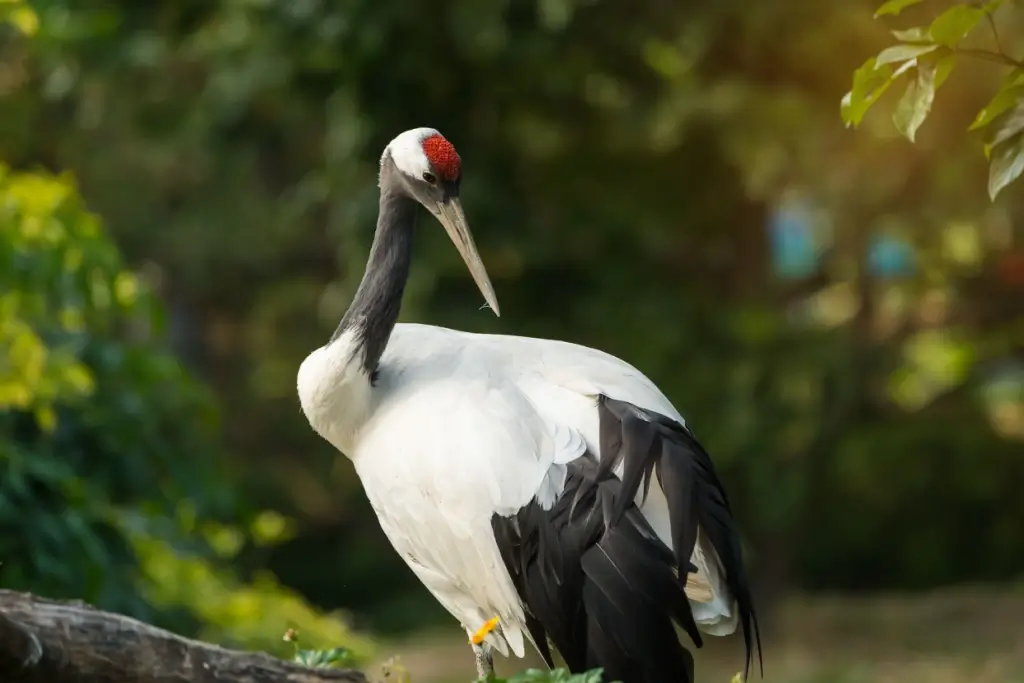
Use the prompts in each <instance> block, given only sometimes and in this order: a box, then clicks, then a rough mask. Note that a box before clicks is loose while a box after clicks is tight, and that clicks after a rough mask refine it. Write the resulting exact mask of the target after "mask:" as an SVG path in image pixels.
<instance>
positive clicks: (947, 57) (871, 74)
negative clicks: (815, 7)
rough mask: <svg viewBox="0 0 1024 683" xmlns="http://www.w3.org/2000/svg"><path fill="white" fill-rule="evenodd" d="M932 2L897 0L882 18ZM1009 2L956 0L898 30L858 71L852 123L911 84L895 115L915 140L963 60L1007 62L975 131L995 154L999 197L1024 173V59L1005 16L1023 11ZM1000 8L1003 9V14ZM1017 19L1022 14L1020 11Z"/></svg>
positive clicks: (993, 185) (992, 175)
mask: <svg viewBox="0 0 1024 683" xmlns="http://www.w3.org/2000/svg"><path fill="white" fill-rule="evenodd" d="M923 2H924V0H889V1H888V2H886V3H884V4H883V5H882V6H881V7H879V8H878V11H877V12H875V16H876V17H883V16H890V15H891V16H899V15H901V14H902V13H903V11H904V10H906V9H907V8H910V7H913V6H915V5H919V4H922V3H923ZM1009 5H1010V3H1006V2H1005V1H1004V0H988V1H987V2H966V1H965V2H956V3H954V4H953V5H952V6H951V7H949V8H948V9H946V10H945V11H943V12H941V13H938V14H937V15H936V16H934V18H933V19H932V20H931V22H930V23H928V24H926V25H920V26H911V27H909V28H904V29H899V30H894V31H893V32H892V35H893V36H894V37H895V38H896V39H897V40H898V41H899V43H897V44H896V45H893V46H890V47H887V48H885V49H884V50H882V51H881V52H879V53H878V55H877V56H874V57H870V58H868V60H867V61H865V62H864V64H863V65H862V66H861V67H860V68H859V69H857V71H856V72H854V75H853V88H852V89H851V90H850V91H849V92H848V93H847V94H846V95H845V96H844V98H843V106H842V115H843V120H844V121H845V122H846V124H847V125H853V126H856V125H858V124H860V122H861V120H862V119H863V118H864V115H865V114H866V113H867V111H868V109H869V108H870V107H871V106H872V105H873V104H874V103H875V102H876V101H877V100H878V99H879V98H880V97H881V96H882V95H883V94H884V93H885V92H886V90H888V89H889V87H890V86H892V85H893V84H894V83H897V82H903V83H904V91H903V95H902V96H901V97H900V99H899V102H898V103H897V104H896V106H895V109H894V111H893V114H892V119H893V123H894V124H895V125H896V128H897V129H898V130H899V132H900V133H901V134H902V135H903V136H905V137H906V138H907V139H908V140H910V141H911V142H914V140H915V137H916V135H917V130H918V129H919V128H920V127H921V125H922V124H923V123H924V122H925V119H927V118H928V114H929V113H930V112H931V110H932V105H933V103H934V101H935V95H936V92H937V91H938V89H939V88H940V87H941V86H942V84H943V83H944V82H945V81H946V78H948V77H949V75H950V73H951V72H952V71H953V69H954V67H956V65H957V63H958V61H959V60H963V59H982V60H986V61H988V62H991V63H993V64H996V65H999V66H1001V67H1003V69H1002V70H1003V71H1004V74H1003V77H1002V80H1001V81H1000V83H999V85H998V87H997V88H996V91H995V94H994V95H993V96H992V98H991V99H990V100H989V101H988V102H987V103H986V104H985V105H984V106H982V107H981V108H980V109H979V110H978V112H977V114H976V115H975V117H974V120H973V121H972V123H971V125H970V127H969V130H971V131H977V132H978V134H979V136H980V137H981V139H982V140H983V142H984V151H985V156H986V157H987V158H988V159H989V161H990V164H989V178H988V192H989V196H990V197H991V199H992V200H995V198H996V196H997V195H998V194H999V193H1000V192H1001V191H1002V190H1003V188H1005V187H1006V186H1007V185H1009V184H1010V183H1012V182H1013V181H1014V180H1016V179H1017V178H1018V177H1020V175H1021V173H1022V172H1024V60H1022V59H1020V58H1015V57H1013V56H1012V55H1011V54H1009V53H1008V52H1007V51H1006V50H1004V48H1003V42H1002V41H1001V40H1000V32H999V29H998V22H999V20H998V19H997V17H998V16H1003V17H1004V18H1005V21H1006V22H1009V21H1010V20H1011V19H1010V18H1009V17H1008V16H1007V15H1009V14H1010V13H1011V12H1016V11H1017V10H1016V8H1013V7H1011V6H1009ZM1000 11H1002V12H1003V14H1002V15H1001V14H1000ZM1014 18H1016V17H1014ZM981 32H987V33H988V39H987V41H986V42H987V43H988V45H987V46H986V47H974V46H973V45H974V43H976V42H977V41H976V40H974V39H975V38H976V37H977V36H978V34H979V33H981Z"/></svg>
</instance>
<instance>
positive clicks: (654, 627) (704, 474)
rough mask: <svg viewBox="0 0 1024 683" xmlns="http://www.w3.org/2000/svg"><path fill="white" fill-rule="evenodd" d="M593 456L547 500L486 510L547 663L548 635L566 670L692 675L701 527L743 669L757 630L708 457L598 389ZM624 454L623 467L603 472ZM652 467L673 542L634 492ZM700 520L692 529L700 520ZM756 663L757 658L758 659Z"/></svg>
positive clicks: (661, 419) (652, 682)
mask: <svg viewBox="0 0 1024 683" xmlns="http://www.w3.org/2000/svg"><path fill="white" fill-rule="evenodd" d="M597 410H598V414H599V417H600V436H599V438H600V441H601V443H600V451H601V458H600V461H599V460H598V458H596V457H594V456H593V454H590V453H587V454H585V455H583V456H582V457H580V458H578V459H576V460H575V461H573V462H572V463H570V464H569V465H568V466H567V474H566V482H565V487H564V488H563V490H562V492H561V495H560V496H559V498H558V500H557V501H556V502H555V504H554V505H553V506H552V507H551V509H549V510H544V509H542V508H541V507H540V505H538V504H537V503H536V501H534V502H531V503H530V504H529V505H527V506H526V507H524V508H523V509H521V510H520V511H519V512H518V513H516V514H515V515H514V516H511V517H501V516H498V515H495V517H494V518H493V520H492V527H493V529H494V534H495V539H496V540H497V543H498V547H499V548H500V549H501V556H502V559H503V561H504V562H505V565H506V567H507V568H508V571H509V573H510V575H511V576H512V580H513V582H514V583H515V586H516V589H517V591H518V592H519V596H520V598H521V599H522V600H523V603H524V605H525V607H526V611H527V628H528V630H529V632H530V635H531V636H532V638H533V640H534V642H535V643H536V644H537V647H538V649H539V650H540V654H541V656H542V657H543V658H544V661H545V662H546V663H547V664H548V666H553V665H554V664H553V659H552V655H551V650H550V648H549V646H548V640H550V642H551V643H552V644H553V645H554V646H555V648H556V649H557V650H558V652H559V653H560V654H561V655H562V658H563V659H564V660H565V663H566V665H567V666H568V667H569V669H570V670H571V671H573V672H582V671H586V670H589V669H592V668H595V667H601V668H603V669H604V675H605V679H606V680H609V681H621V682H622V683H672V682H674V681H687V682H690V683H692V681H693V657H692V656H691V655H690V653H689V652H688V651H687V650H686V648H684V647H683V645H682V643H680V641H679V639H678V638H677V636H676V632H675V629H674V627H673V624H678V625H679V626H681V627H682V628H683V629H684V630H685V631H686V632H687V634H688V635H689V636H690V638H691V639H692V640H693V642H694V644H695V645H696V646H697V647H701V645H702V639H701V634H700V632H699V631H698V630H697V625H696V623H695V621H694V618H693V614H692V612H691V610H690V605H689V602H688V600H687V598H686V593H685V585H686V577H687V574H689V573H692V572H695V571H696V567H694V566H693V564H692V563H691V562H690V555H691V554H692V552H693V548H694V545H695V544H696V543H697V538H698V534H699V533H702V534H703V535H704V536H705V537H706V540H707V542H709V543H710V544H711V545H712V546H713V547H714V549H715V551H716V553H717V554H718V557H719V559H720V560H721V564H722V568H723V570H724V574H725V582H726V585H727V586H728V587H729V590H730V591H731V593H732V595H733V596H734V597H735V599H736V603H737V607H738V609H739V616H740V624H741V626H742V628H743V636H744V643H745V645H746V650H747V653H746V672H747V673H749V667H750V662H751V660H752V655H753V650H754V647H755V643H756V649H757V651H758V660H759V661H760V650H761V641H760V634H759V631H758V626H757V617H756V614H755V611H754V604H753V599H752V597H751V594H750V588H749V585H748V582H747V577H746V572H745V569H744V566H743V557H742V552H741V550H740V545H739V536H738V534H737V531H736V528H735V524H734V522H733V520H732V513H731V511H730V509H729V502H728V498H727V496H726V494H725V490H724V489H723V488H722V485H721V483H720V482H719V480H718V477H717V475H716V474H715V470H714V466H713V465H712V463H711V458H710V456H708V454H707V452H706V451H705V450H704V448H703V447H702V446H701V445H700V443H698V441H697V439H696V438H695V437H694V435H693V433H692V432H691V431H690V430H689V429H687V428H686V427H684V426H683V425H681V424H679V423H678V422H676V421H675V420H672V419H670V418H668V417H666V416H664V415H661V414H658V413H654V412H651V411H648V410H644V409H642V408H639V407H637V406H635V405H633V404H631V403H627V402H625V401H618V400H615V399H612V398H608V397H607V396H601V397H599V399H598V404H597ZM620 462H621V463H622V464H623V473H622V479H621V480H619V479H618V478H617V477H615V475H614V474H613V469H614V468H615V466H616V465H617V464H618V463H620ZM654 476H657V478H658V481H659V483H660V485H661V487H662V490H663V491H664V493H665V497H666V499H667V500H668V507H669V520H670V524H671V529H672V548H668V547H666V546H665V544H664V543H662V542H661V541H660V540H659V539H658V537H657V535H656V534H655V533H654V530H653V529H652V528H651V527H650V524H649V523H648V522H647V520H646V519H645V518H644V517H643V515H642V514H641V513H640V510H639V508H637V506H636V504H635V502H634V501H635V499H636V496H637V493H638V492H639V491H640V490H641V488H640V487H641V486H643V491H644V497H645V498H646V495H647V491H648V488H649V487H650V483H651V479H653V477H654ZM698 528H699V531H698ZM762 673H763V670H762Z"/></svg>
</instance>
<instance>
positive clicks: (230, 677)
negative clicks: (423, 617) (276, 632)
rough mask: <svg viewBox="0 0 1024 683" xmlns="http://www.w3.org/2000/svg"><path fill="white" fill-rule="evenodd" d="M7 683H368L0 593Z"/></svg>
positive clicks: (1, 656)
mask: <svg viewBox="0 0 1024 683" xmlns="http://www.w3.org/2000/svg"><path fill="white" fill-rule="evenodd" d="M0 681H3V683H338V682H339V681H344V682H346V683H366V678H365V676H363V674H362V673H360V672H358V671H351V670H345V669H327V668H324V669H313V668H308V667H304V666H301V665H299V664H295V663H292V662H287V661H284V660H281V659H277V658H274V657H271V656H270V655H267V654H265V653H262V652H239V651H236V650H227V649H224V648H222V647H218V646H216V645H210V644H208V643H201V642H199V641H195V640H189V639H187V638H182V637H181V636H177V635H175V634H173V633H170V632H168V631H164V630H162V629H158V628H156V627H154V626H150V625H148V624H144V623H142V622H141V621H137V620H135V619H130V618H128V617H125V616H122V615H120V614H112V613H110V612H103V611H100V610H98V609H96V608H94V607H91V606H89V605H87V604H85V603H83V602H79V601H69V602H62V601H56V600H48V599H46V598H40V597H36V596H34V595H29V594H26V593H16V592H14V591H8V590H0Z"/></svg>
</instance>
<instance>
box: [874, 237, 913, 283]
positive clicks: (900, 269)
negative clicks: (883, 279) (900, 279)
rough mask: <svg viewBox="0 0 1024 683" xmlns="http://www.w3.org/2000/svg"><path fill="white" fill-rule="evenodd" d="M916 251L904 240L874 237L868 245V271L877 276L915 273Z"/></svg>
mask: <svg viewBox="0 0 1024 683" xmlns="http://www.w3.org/2000/svg"><path fill="white" fill-rule="evenodd" d="M914 267H915V263H914V249H913V247H911V246H910V244H909V243H908V242H907V241H906V240H905V239H903V238H901V237H898V236H896V235H891V234H881V235H874V236H873V237H872V238H871V243H870V244H869V245H868V269H869V270H870V271H871V272H872V273H873V274H875V275H883V276H896V275H909V274H911V273H913V272H914Z"/></svg>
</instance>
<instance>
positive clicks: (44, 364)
mask: <svg viewBox="0 0 1024 683" xmlns="http://www.w3.org/2000/svg"><path fill="white" fill-rule="evenodd" d="M0 291H2V294H0V350H2V357H3V358H4V361H3V363H2V364H0V458H2V462H3V468H4V476H3V479H2V484H0V528H2V529H3V534H2V546H0V555H2V557H3V558H4V559H3V564H2V565H0V576H2V580H3V584H4V586H5V587H8V588H14V589H21V590H31V591H35V592H39V593H42V594H46V595H49V596H56V597H74V598H81V599H85V600H89V601H92V602H95V603H96V604H98V605H101V606H103V607H104V608H107V609H115V610H118V611H121V612H124V613H127V614H132V615H136V616H142V617H147V618H149V619H151V620H154V621H156V622H157V623H169V624H171V625H174V626H177V627H178V628H179V629H182V630H191V627H190V626H189V625H190V624H191V623H193V622H195V621H198V622H199V623H201V624H202V626H203V632H204V634H205V635H206V636H207V637H209V638H211V639H214V640H217V641H219V642H236V643H240V644H244V645H248V646H252V647H262V648H264V649H270V650H274V649H279V647H280V638H279V631H280V628H281V626H280V625H281V624H295V625H299V626H301V627H302V628H304V629H305V630H306V631H307V632H308V633H309V634H310V635H311V636H312V637H313V638H314V640H315V641H317V642H319V641H322V640H329V641H332V642H346V643H348V644H349V645H350V646H352V647H354V648H356V651H358V652H359V653H360V655H366V654H367V653H368V652H369V650H368V649H367V647H366V642H365V641H361V640H359V639H358V638H356V637H354V636H352V634H350V633H349V632H348V630H347V629H346V627H345V626H344V624H343V623H342V622H340V621H339V620H338V619H337V618H336V617H331V616H325V615H320V614H318V613H317V612H316V611H314V610H311V609H310V608H309V607H308V606H307V605H306V604H305V603H304V602H303V601H302V599H301V598H299V597H297V596H295V595H294V594H293V593H291V592H289V591H287V590H284V589H282V588H281V587H280V586H279V585H278V584H277V582H276V581H275V580H274V579H273V577H267V576H265V577H259V578H258V579H257V580H256V581H255V582H253V583H252V584H246V583H245V582H241V581H239V580H238V579H237V578H234V577H233V576H232V574H231V572H230V571H229V570H227V569H226V568H219V569H218V568H217V565H216V562H215V560H216V558H217V555H216V554H215V553H214V551H215V550H219V551H220V553H219V554H220V555H227V556H231V554H232V553H233V552H237V549H238V548H237V546H238V544H240V543H241V542H244V541H245V540H246V538H247V537H251V538H254V539H256V542H258V543H259V542H262V543H264V544H265V543H267V542H274V541H275V540H277V537H278V536H280V535H281V533H282V531H284V529H283V528H282V525H281V522H278V521H275V520H274V519H273V517H272V516H271V517H268V516H267V513H264V514H263V515H260V516H256V517H254V518H253V529H252V532H250V533H249V534H242V533H240V532H239V531H238V530H237V529H234V528H233V527H232V526H228V525H224V524H222V523H221V524H218V523H217V522H216V521H215V520H217V519H218V518H224V519H228V520H232V521H233V520H236V519H239V517H240V516H241V518H242V519H245V518H246V515H245V513H244V508H239V505H238V501H237V500H236V497H235V495H234V493H233V489H232V488H231V487H230V486H229V485H228V483H227V482H228V480H227V477H226V473H225V471H224V468H223V464H224V463H223V458H222V457H221V456H220V451H219V444H218V439H217V438H216V435H215V431H214V430H215V428H216V425H217V422H216V419H215V416H216V411H215V409H214V404H213V402H212V400H211V396H210V394H209V392H208V391H207V390H206V388H205V387H203V386H202V385H200V384H198V383H197V382H195V381H194V380H193V379H192V378H191V377H189V376H188V374H187V373H186V372H185V371H184V370H183V369H182V367H181V365H180V364H179V363H178V361H177V360H176V359H175V358H174V356H173V355H171V354H170V353H169V352H168V351H167V350H166V349H165V348H164V346H163V344H162V342H161V339H162V335H161V329H162V327H163V312H162V310H161V308H160V306H159V304H158V303H157V301H156V300H155V298H154V297H153V296H152V294H151V293H150V292H149V291H147V288H146V287H145V286H144V284H143V283H141V282H140V281H139V280H138V279H137V277H136V276H135V275H134V274H133V273H132V272H131V271H129V270H128V269H126V268H125V266H124V264H123V263H122V261H121V257H120V254H119V253H118V251H117V249H116V248H115V247H114V245H113V244H112V243H111V242H110V240H109V238H108V236H107V235H106V233H105V231H104V230H103V228H102V225H101V223H100V221H99V220H98V218H97V217H96V216H95V215H93V214H91V213H89V212H88V211H87V210H86V209H85V208H84V207H83V206H82V202H81V200H80V198H79V196H78V193H77V189H76V188H75V186H74V185H73V184H72V183H71V182H70V179H69V178H68V177H66V176H62V177H54V176H49V175H45V174H24V173H13V172H11V171H10V170H9V169H7V168H5V167H0ZM196 532H202V533H199V534H197V533H196ZM232 539H235V542H234V543H232ZM175 610H184V612H185V613H186V614H187V615H188V618H187V619H185V620H184V621H183V620H181V619H175V618H174V611H175Z"/></svg>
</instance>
